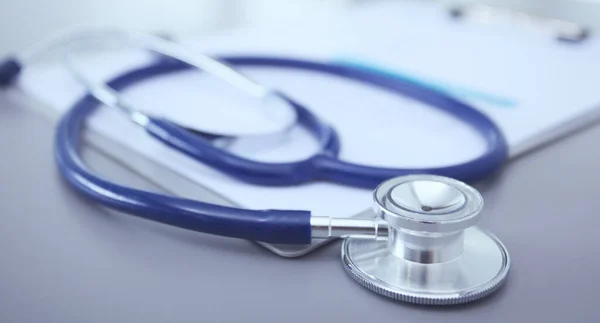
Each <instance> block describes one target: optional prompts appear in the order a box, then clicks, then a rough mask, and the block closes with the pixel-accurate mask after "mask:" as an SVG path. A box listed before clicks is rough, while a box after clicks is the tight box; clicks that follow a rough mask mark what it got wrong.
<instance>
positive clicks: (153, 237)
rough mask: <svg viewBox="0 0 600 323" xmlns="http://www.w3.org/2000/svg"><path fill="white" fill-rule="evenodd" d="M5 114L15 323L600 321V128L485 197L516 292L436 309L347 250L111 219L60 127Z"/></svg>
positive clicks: (6, 259) (5, 190)
mask: <svg viewBox="0 0 600 323" xmlns="http://www.w3.org/2000/svg"><path fill="white" fill-rule="evenodd" d="M0 107H1V108H0V149H1V151H2V159H1V162H0V165H1V167H0V219H1V220H2V224H1V225H0V263H1V265H0V321H2V322H11V323H13V322H14V323H17V322H61V323H66V322H138V321H139V322H240V321H243V322H323V321H331V322H390V321H395V322H417V321H422V320H428V321H444V322H483V321H490V322H491V321H497V322H517V321H536V322H567V321H568V322H582V321H586V322H599V321H600V309H599V308H598V300H597V298H596V296H597V295H598V291H599V290H600V285H599V282H600V278H599V276H598V275H599V273H600V258H599V254H600V253H599V252H600V243H599V241H598V237H599V234H598V233H599V230H600V229H599V228H600V196H599V194H598V179H599V175H598V173H599V169H600V168H599V167H600V166H599V165H600V146H599V145H598V144H597V143H598V138H600V126H599V127H594V128H590V129H587V130H585V131H582V132H580V133H579V134H577V135H574V136H572V137H569V138H567V139H565V140H562V141H560V142H557V143H555V144H553V145H551V146H548V147H545V148H543V149H540V150H538V151H536V152H534V153H532V154H530V155H528V156H526V157H523V158H521V159H518V160H515V161H512V162H511V163H510V164H509V165H508V166H507V167H506V169H505V171H504V172H503V173H502V174H501V175H500V176H499V177H498V178H496V179H495V180H494V181H493V182H492V183H491V184H490V185H487V186H486V187H484V188H482V189H483V194H484V197H485V198H486V203H487V208H486V210H485V212H486V213H485V216H484V219H483V220H482V223H481V225H482V226H483V227H485V228H487V229H490V230H491V231H493V232H494V233H496V234H497V235H498V236H499V237H500V238H501V239H502V240H503V241H504V243H505V244H506V246H507V247H508V248H509V251H510V252H511V256H512V259H513V268H512V271H511V274H510V277H509V280H508V283H507V285H505V286H504V288H502V289H501V290H500V291H499V292H498V293H497V294H495V295H493V296H492V297H490V298H488V299H485V300H483V301H479V302H476V303H472V304H469V305H465V306H459V307H447V308H431V307H419V306H411V305H406V304H402V303H396V302H393V301H390V300H387V299H385V298H382V297H379V296H376V295H375V294H373V293H371V292H369V291H367V290H366V289H364V288H362V287H360V286H359V285H357V284H356V283H354V281H352V279H351V278H350V277H348V276H347V275H346V274H345V273H344V271H343V269H342V265H341V263H340V260H339V258H340V255H339V242H338V243H333V244H331V245H329V246H327V247H325V248H323V249H321V250H319V251H317V252H315V253H313V254H311V255H309V256H307V257H304V258H300V259H295V260H288V259H282V258H279V257H277V256H274V255H273V254H271V253H270V252H268V251H266V250H265V249H263V248H261V247H259V246H257V245H256V244H254V243H251V242H247V241H241V240H234V239H227V238H220V237H213V236H208V235H201V234H195V233H192V232H187V231H183V230H179V229H175V228H169V227H166V226H162V225H158V224H153V223H149V222H147V221H144V220H140V219H135V218H132V217H128V216H124V215H121V214H109V213H107V212H104V211H103V210H101V209H99V208H98V207H96V206H95V205H94V204H92V203H90V202H88V201H86V200H84V199H82V198H80V197H79V196H77V195H76V194H74V192H73V191H72V190H71V189H69V187H67V186H66V185H65V183H63V182H62V181H61V179H60V177H59V175H58V173H57V170H56V167H55V164H54V161H53V158H52V136H53V128H52V127H51V125H50V124H49V123H48V122H47V121H46V120H44V119H43V118H41V117H39V116H37V115H34V114H33V113H32V112H30V111H28V110H25V109H23V108H22V107H21V106H19V104H16V103H15V102H11V101H9V100H8V99H7V97H6V95H5V94H2V93H1V92H0ZM93 160H94V166H95V167H97V168H98V169H101V170H102V172H103V173H105V174H110V176H111V177H112V178H118V179H119V180H121V181H125V182H128V183H132V182H133V183H135V185H138V186H141V187H146V188H148V187H151V186H150V184H148V183H145V182H144V181H143V180H140V179H138V178H136V177H135V176H133V175H132V174H129V173H127V172H126V171H124V170H123V169H121V168H119V167H117V166H116V165H113V164H111V163H110V162H109V161H108V160H106V159H102V158H100V157H99V156H97V157H95V158H93Z"/></svg>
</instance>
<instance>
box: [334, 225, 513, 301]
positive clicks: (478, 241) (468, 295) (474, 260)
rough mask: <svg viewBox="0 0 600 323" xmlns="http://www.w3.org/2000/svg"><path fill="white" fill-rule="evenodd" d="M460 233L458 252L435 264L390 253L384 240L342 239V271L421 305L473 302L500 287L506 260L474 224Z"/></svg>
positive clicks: (380, 291)
mask: <svg viewBox="0 0 600 323" xmlns="http://www.w3.org/2000/svg"><path fill="white" fill-rule="evenodd" d="M464 233H465V239H464V252H463V254H462V255H461V256H460V257H458V258H457V259H454V260H452V261H447V262H441V263H435V264H423V263H419V262H415V261H410V260H406V259H402V258H400V257H398V256H396V255H394V254H393V253H391V252H390V251H389V249H388V242H387V241H386V240H387V239H385V238H383V239H371V240H368V239H353V238H348V239H346V240H345V241H344V243H343V245H342V261H343V263H344V269H346V271H347V272H348V273H349V274H350V276H351V277H352V278H354V279H355V280H356V281H358V282H359V283H360V284H361V285H363V286H364V287H366V288H368V289H370V290H372V291H374V292H375V293H378V294H381V295H383V296H386V297H390V298H393V299H396V300H400V301H405V302H409V303H415V304H424V305H453V304H461V303H467V302H470V301H474V300H477V299H480V298H482V297H484V296H486V295H489V294H490V293H492V292H493V291H495V290H496V289H497V288H498V287H500V286H501V285H502V283H503V282H504V281H505V279H506V275H507V274H508V270H509V268H510V258H509V256H508V253H507V251H506V248H505V247H504V246H503V245H502V244H501V242H500V241H499V240H498V239H497V238H496V237H494V236H492V235H490V234H489V233H487V232H484V231H482V230H480V229H478V228H476V227H473V228H469V229H467V230H465V232H464Z"/></svg>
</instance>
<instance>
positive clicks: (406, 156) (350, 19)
mask: <svg viewBox="0 0 600 323" xmlns="http://www.w3.org/2000/svg"><path fill="white" fill-rule="evenodd" d="M185 43H186V44H188V45H189V46H193V47H195V48H197V49H198V50H200V51H203V52H206V53H212V54H226V55H228V56H231V55H250V54H252V55H254V54H256V55H258V54H260V55H268V56H287V57H297V58H302V59H316V60H320V61H330V60H332V59H336V58H340V57H343V58H352V59H360V60H361V61H369V62H372V63H374V64H377V65H382V66H386V67H388V68H390V69H392V70H394V69H397V70H400V71H403V72H408V73H411V74H412V75H417V76H420V77H423V78H426V79H431V80H436V81H439V82H443V83H446V84H453V85H456V86H460V87H463V88H469V89H475V90H477V91H483V92H486V93H492V94H495V95H499V96H503V97H508V98H511V99H512V100H514V101H515V102H517V105H516V106H515V107H510V108H507V107H498V106H494V105H492V104H489V103H486V102H482V101H478V100H469V102H470V103H471V104H473V105H475V106H476V107H477V108H478V109H480V110H481V111H483V112H484V113H486V114H488V115H489V116H490V117H491V118H492V119H493V120H494V121H495V122H497V123H498V125H499V126H500V128H501V129H502V130H503V132H504V133H505V135H506V138H507V140H508V143H509V145H510V146H511V148H514V147H518V146H519V145H522V144H523V143H525V142H528V141H531V140H534V139H535V138H536V137H539V136H544V135H547V134H548V133H549V132H552V131H553V129H556V128H558V127H560V126H561V125H563V124H565V123H567V122H570V121H573V120H574V119H581V118H585V116H586V115H589V114H591V113H593V112H594V111H596V109H597V107H598V104H599V103H600V94H599V92H598V91H597V86H598V84H600V64H599V63H600V59H599V58H598V57H600V56H599V55H598V54H600V46H599V43H598V41H597V40H596V39H592V40H590V41H588V42H586V43H584V44H563V43H558V42H556V41H555V40H553V39H549V38H546V37H544V36H543V35H540V34H537V33H528V32H527V30H521V29H519V28H518V27H514V26H510V25H493V26H492V25H490V26H487V25H481V24H479V23H467V22H460V23H459V22H455V21H452V20H450V19H449V18H448V16H447V14H446V12H445V11H444V10H443V9H442V8H441V7H437V6H432V5H429V4H417V3H410V2H394V3H382V4H377V5H372V6H368V7H365V8H362V9H361V10H353V11H348V12H346V13H345V14H344V15H341V16H338V17H335V18H328V19H323V18H320V19H317V20H314V21H307V22H306V23H305V24H301V25H295V26H289V27H287V28H281V27H276V28H271V29H269V28H266V27H261V28H260V29H245V30H235V31H228V32H223V33H218V34H215V35H213V36H210V37H205V38H203V39H199V40H190V41H185ZM149 59H150V58H149V57H148V55H145V54H143V53H137V52H128V53H127V54H122V55H110V56H100V57H93V58H89V60H88V64H86V66H87V68H86V70H87V71H88V72H90V73H92V74H94V75H95V76H96V77H98V78H102V79H105V78H107V77H109V76H112V75H114V74H116V73H118V72H119V71H123V70H126V69H129V68H131V67H132V66H140V65H143V64H144V63H146V62H148V60H149ZM240 70H241V71H242V72H243V73H245V74H246V75H249V76H250V77H252V78H253V79H255V80H257V81H259V82H260V83H264V84H267V85H271V86H273V87H275V88H277V89H280V90H282V91H284V92H285V93H288V94H289V95H290V96H291V97H293V98H294V99H297V100H298V101H299V102H301V103H302V104H305V105H306V106H307V107H309V108H310V109H311V110H312V111H313V112H314V113H316V114H317V115H319V116H320V117H322V118H324V119H325V120H327V121H328V122H329V123H331V124H332V125H333V126H334V127H335V129H336V130H337V131H338V132H339V134H340V136H341V142H342V147H343V148H342V153H341V158H342V159H344V160H347V161H352V162H357V163H364V164H369V165H375V166H387V167H415V166H416V167H425V166H444V165H448V164H453V163H460V162H463V161H466V160H469V159H471V158H474V157H476V156H477V155H478V154H480V153H481V152H482V151H483V150H484V144H485V143H484V142H483V141H482V140H481V138H479V137H478V136H477V135H476V134H475V133H474V132H473V131H472V130H471V129H470V128H468V127H467V126H465V125H464V124H462V123H461V122H460V121H458V120H455V119H452V118H450V117H448V116H446V115H444V114H442V113H439V112H438V111H436V110H435V109H431V108H429V107H426V106H423V105H421V104H418V103H416V102H413V101H409V100H407V99H405V98H402V97H399V96H396V95H394V94H391V93H390V92H385V91H383V90H381V89H376V88H372V87H366V86H363V85H360V84H358V83H355V82H349V81H347V80H343V79H339V78H334V77H330V76H323V75H320V74H315V73H310V72H304V71H298V70H280V69H264V68H263V69H257V68H241V69H240ZM20 86H21V88H22V89H23V90H24V91H26V92H27V93H29V94H30V95H32V96H34V97H36V98H38V99H41V100H42V101H43V102H45V103H47V104H48V105H49V106H50V107H52V108H54V109H57V110H61V111H63V110H65V109H66V108H68V107H69V106H70V105H71V104H72V103H73V102H74V101H75V100H76V99H77V98H78V97H80V95H82V93H83V89H82V88H81V87H80V86H79V85H78V84H77V82H75V81H74V80H73V79H72V78H71V77H70V76H69V75H68V73H67V72H66V70H65V69H64V68H62V67H61V66H60V65H52V66H37V67H31V68H27V69H26V70H25V73H24V75H23V76H22V77H21V79H20ZM228 91H229V92H228ZM230 93H231V90H226V89H224V86H223V84H222V83H220V82H219V81H215V79H214V78H211V77H207V76H204V75H200V74H199V73H196V72H193V71H188V72H182V73H177V74H172V75H168V76H164V77H160V78H155V79H152V80H148V81H145V82H143V83H140V84H139V85H137V86H135V87H133V88H131V89H129V90H127V91H126V92H125V95H126V97H127V98H128V100H129V101H131V102H133V103H135V104H136V105H137V106H140V107H142V108H143V109H144V110H145V111H149V112H152V113H154V114H159V115H164V116H167V117H168V116H169V112H170V111H171V112H172V111H177V113H179V114H181V113H183V114H184V115H185V116H187V118H190V119H193V118H211V123H212V124H213V125H214V126H215V127H218V126H219V125H222V126H223V127H225V126H228V125H230V124H231V123H235V122H241V123H240V124H245V123H249V124H254V125H255V126H257V127H258V126H260V122H262V121H261V120H262V119H261V117H260V116H259V115H258V113H260V112H259V111H258V108H255V107H251V108H249V109H246V110H245V112H243V113H246V117H245V118H243V119H236V117H235V113H232V112H231V110H227V109H228V108H229V107H231V108H232V109H239V107H240V106H244V105H243V104H240V102H241V101H237V99H233V98H232V96H231V95H230ZM229 102H231V103H229ZM238 112H239V110H238ZM236 113H237V112H236ZM253 113H256V114H255V115H253ZM180 116H181V115H180ZM223 116H224V117H223ZM89 125H90V127H91V129H93V130H94V131H97V132H98V133H100V134H102V135H105V136H107V137H109V138H112V139H113V140H115V141H116V142H119V143H122V144H124V145H127V146H128V147H129V148H130V149H133V150H136V151H138V152H139V153H141V154H143V155H145V156H147V157H148V158H152V159H154V160H156V161H157V162H158V163H161V164H163V165H164V166H166V167H169V168H172V169H175V170H177V171H178V172H180V173H182V174H184V175H185V176H187V177H189V178H191V179H193V180H195V181H197V182H199V183H201V184H203V185H207V186H209V187H210V188H212V189H214V190H215V191H217V192H219V193H221V194H224V195H226V196H227V197H229V198H231V199H232V200H234V201H236V202H238V203H239V204H241V205H242V206H244V207H249V208H257V209H262V208H278V209H307V210H312V211H313V213H315V214H317V215H329V216H351V215H353V214H355V213H357V212H359V211H361V210H363V209H365V208H366V207H368V206H369V205H370V203H371V191H370V190H364V189H355V188H349V187H343V186H340V185H337V184H332V183H325V182H313V183H310V184H306V185H301V186H294V187H277V188H274V187H261V186H255V185H248V184H245V183H242V182H239V181H237V180H235V179H231V178H229V177H227V175H226V174H221V173H219V172H216V171H214V170H212V169H210V168H208V167H205V166H203V165H201V164H199V163H197V162H194V161H192V160H190V159H189V158H187V157H185V156H182V155H180V154H178V153H176V152H174V151H172V150H171V149H169V148H167V147H165V146H163V145H162V144H160V143H157V142H156V141H155V140H153V139H151V138H150V137H149V136H148V135H147V134H146V133H145V132H144V131H143V130H142V129H139V128H137V127H135V126H134V125H132V124H131V123H129V122H128V121H127V120H126V119H125V118H124V117H123V116H122V115H120V114H119V113H118V112H116V111H113V110H111V109H108V108H104V109H100V110H99V111H98V112H97V113H96V114H95V115H94V116H93V117H92V118H91V119H90V123H89ZM316 149H317V143H316V142H315V141H314V140H313V139H312V138H311V137H310V136H309V135H308V134H307V133H306V132H305V131H304V130H302V129H300V128H298V127H296V128H294V129H292V130H291V131H290V132H289V133H288V134H286V135H285V136H282V137H280V138H279V139H278V140H275V141H274V142H270V144H268V145H266V146H263V147H258V148H257V149H255V150H254V149H253V150H251V151H248V150H246V151H244V155H245V156H248V157H250V158H253V159H257V160H262V161H271V162H276V161H290V160H299V159H302V158H306V157H308V156H310V155H312V154H314V153H315V151H316Z"/></svg>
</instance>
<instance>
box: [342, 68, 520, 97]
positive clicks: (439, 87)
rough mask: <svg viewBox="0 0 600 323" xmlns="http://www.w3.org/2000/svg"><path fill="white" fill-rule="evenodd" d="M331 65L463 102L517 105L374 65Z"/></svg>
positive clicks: (487, 94) (479, 92)
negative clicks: (381, 77)
mask: <svg viewBox="0 0 600 323" xmlns="http://www.w3.org/2000/svg"><path fill="white" fill-rule="evenodd" d="M332 63H333V64H337V65H341V66H347V67H351V68H356V69H360V70H363V71H367V72H371V73H375V74H380V75H385V76H388V77H392V78H395V79H399V80H402V81H404V82H409V83H412V84H416V85H419V86H423V87H427V88H429V89H432V90H436V91H440V92H443V93H446V94H448V95H451V96H454V97H457V98H461V99H464V100H467V99H471V100H479V101H484V102H487V103H489V104H492V105H496V106H500V107H505V108H512V107H515V106H516V105H517V102H516V101H515V100H513V99H510V98H506V97H501V96H497V95H493V94H489V93H484V92H481V91H476V90H472V89H467V88H463V87H459V86H455V85H450V84H444V83H441V82H436V81H433V80H426V79H423V78H419V77H416V76H413V75H410V74H408V73H402V72H399V71H397V70H396V71H393V70H391V69H389V68H386V67H381V66H376V65H375V64H372V63H367V62H364V61H358V60H355V59H347V58H338V59H334V60H333V61H332Z"/></svg>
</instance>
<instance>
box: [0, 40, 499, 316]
mask: <svg viewBox="0 0 600 323" xmlns="http://www.w3.org/2000/svg"><path fill="white" fill-rule="evenodd" d="M112 34H114V33H112ZM117 35H119V36H121V37H123V36H126V38H128V39H133V40H135V41H136V42H137V43H139V44H142V45H145V46H148V47H149V49H150V50H151V51H153V52H156V53H158V54H161V55H162V56H161V57H159V58H158V59H157V60H156V61H154V62H153V63H151V64H149V65H147V66H144V67H141V68H136V69H133V70H130V71H128V72H125V73H124V74H122V75H120V76H117V77H116V78H114V79H112V80H111V81H109V82H107V83H106V85H104V84H98V83H94V82H93V81H91V80H90V79H89V78H87V77H86V76H85V75H84V74H83V73H81V72H80V71H79V70H77V68H74V67H73V65H72V64H69V66H70V69H71V71H72V72H73V73H74V75H75V76H76V77H77V78H78V79H79V80H80V81H81V82H82V83H84V84H85V85H86V87H87V89H88V92H89V93H88V94H87V95H85V96H84V97H83V98H81V99H80V100H78V101H77V102H76V103H75V104H74V105H73V106H72V108H70V109H69V110H68V112H66V113H65V114H64V115H63V116H62V118H61V120H60V122H59V123H58V126H57V131H56V137H55V159H56V162H57V164H58V167H59V170H60V172H61V174H62V175H63V177H64V178H65V179H66V180H67V182H69V183H70V184H71V186H73V187H74V188H75V189H76V190H77V191H78V192H79V193H81V194H82V195H84V196H87V197H88V198H91V199H92V200H94V201H96V202H98V203H99V204H102V205H104V206H107V207H109V208H113V209H116V210H119V211H123V212H126V213H130V214H132V215H136V216H140V217H143V218H146V219H150V220H154V221H157V222H161V223H165V224H169V225H173V226H176V227H180V228H185V229H189V230H193V231H198V232H204V233H210V234H216V235H221V236H227V237H235V238H241V239H248V240H255V241H262V242H269V243H283V244H310V243H311V239H312V238H332V237H345V240H344V243H343V246H342V258H343V261H344V268H345V269H346V270H347V271H348V272H349V273H350V274H351V275H352V277H353V278H355V279H356V280H357V281H358V282H359V283H361V284H362V285H363V286H365V287H367V288H369V289H371V290H373V291H375V292H377V293H379V294H382V295H385V296H388V297H392V298H395V299H399V300H404V301H408V302H414V303H421V304H455V303H464V302H467V301H471V300H474V299H478V298H481V297H483V296H485V295H487V294H489V293H490V292H492V291H493V290H495V289H496V288H497V287H499V286H500V285H501V283H502V282H503V281H504V279H505V278H506V274H507V272H508V268H509V266H510V261H509V257H508V253H507V252H506V249H505V248H504V246H503V245H502V244H501V243H500V241H499V240H498V239H496V238H495V237H494V236H493V235H491V234H489V233H487V232H485V231H482V230H480V229H478V228H476V227H473V224H474V223H475V221H476V219H477V218H478V215H479V213H480V211H481V209H482V206H483V199H482V198H481V195H479V193H477V191H476V190H474V189H473V188H471V187H470V186H468V185H467V184H464V183H463V181H465V182H474V181H478V180H481V179H483V178H485V177H487V176H489V175H490V174H491V173H493V172H494V171H496V170H498V169H499V168H500V167H501V165H502V164H503V162H504V161H505V160H506V158H507V145H506V142H505V140H504V137H503V136H502V133H501V131H500V130H499V129H498V127H497V126H496V125H495V124H494V123H493V122H492V121H491V120H490V119H489V118H488V117H487V116H485V115H484V114H483V113H481V112H479V111H477V110H476V109H474V108H472V107H470V106H469V105H466V104H464V103H462V102H460V101H457V100H455V99H453V98H450V97H448V96H446V95H444V94H441V93H439V92H436V91H433V90H430V89H426V88H423V87H421V86H419V85H415V84H410V83H406V82H403V81H399V80H397V79H391V78H389V77H386V76H382V75H377V74H374V73H369V72H365V71H360V70H357V69H353V68H350V67H344V66H337V65H332V64H327V63H320V62H315V61H305V60H299V59H288V58H273V57H243V56H238V57H222V58H219V59H218V60H214V59H211V58H209V57H207V56H204V55H200V54H198V53H195V52H191V51H189V50H187V49H186V48H184V47H182V46H180V45H178V44H175V43H173V42H170V41H168V40H165V39H161V38H158V37H152V36H147V35H138V34H134V33H123V32H118V33H117ZM22 66H23V62H22V60H21V61H20V60H19V59H18V58H14V59H9V60H7V61H5V62H3V63H2V64H1V65H0V83H1V84H2V85H8V84H10V83H11V81H12V80H14V78H15V77H16V76H17V75H18V74H19V72H20V71H21V69H22ZM230 66H232V67H241V66H254V67H277V68H287V69H302V70H309V71H313V72H319V73H324V74H329V75H333V76H338V77H343V78H347V79H349V80H353V81H358V82H362V83H364V84H366V85H369V86H377V87H381V88H383V89H386V90H389V91H391V92H393V93H396V94H399V95H402V96H405V97H408V98H411V99H414V100H417V101H420V102H422V103H425V104H428V105H430V106H432V107H435V108H437V109H440V110H441V111H443V112H445V113H448V114H450V115H452V116H454V117H456V118H459V119H460V120H461V121H463V122H465V123H466V124H468V125H469V126H471V127H472V128H473V129H475V130H476V131H477V133H478V134H479V135H481V136H482V137H483V138H484V139H485V141H486V143H487V145H486V150H485V152H484V153H483V154H482V155H481V156H479V157H477V158H475V159H473V160H471V161H468V162H465V163H463V164H459V165H452V166H445V167H437V168H412V169H403V168H380V167H372V166H366V165H359V164H353V163H349V162H344V161H342V160H340V159H339V157H338V156H339V153H340V146H341V143H340V140H339V138H338V136H337V134H336V132H335V130H334V129H333V128H332V127H330V126H329V125H328V124H327V123H326V122H325V121H323V120H321V119H320V118H318V117H317V116H316V115H315V114H313V113H312V112H311V111H310V110H309V109H307V108H306V107H304V106H302V105H301V104H300V103H298V102H296V101H294V100H293V99H291V98H290V97H288V96H286V95H285V94H283V93H281V92H279V91H272V90H270V91H267V92H265V89H264V88H261V87H260V85H258V84H256V83H253V82H252V81H251V80H249V79H247V78H245V77H243V76H242V75H240V74H238V73H237V72H235V70H234V69H233V68H231V67H230ZM192 67H196V68H199V69H202V70H205V71H208V72H209V73H211V74H213V75H216V76H218V77H220V78H224V79H226V80H228V82H229V83H231V84H234V85H237V86H239V87H240V88H243V89H246V90H248V92H252V93H258V94H257V95H258V96H265V95H269V96H276V97H277V98H278V99H280V100H281V101H282V102H284V103H285V104H287V105H288V106H289V107H291V108H292V109H293V111H294V112H295V114H296V116H297V122H298V124H300V125H301V126H302V127H304V128H305V129H306V130H308V131H309V132H310V133H311V134H312V135H313V136H314V137H315V138H316V139H317V140H318V142H319V146H320V150H319V152H318V153H317V154H316V155H314V156H312V157H310V158H308V159H305V160H302V161H296V162H287V163H265V162H258V161H253V160H250V159H247V158H244V157H241V156H238V155H236V154H234V153H232V152H229V151H227V150H224V149H222V148H219V147H216V146H215V145H214V144H213V143H212V142H211V141H210V140H208V139H207V138H205V137H204V136H201V135H198V134H197V133H194V132H192V131H189V130H188V129H185V128H183V127H181V126H179V125H177V124H175V123H173V122H170V121H168V120H165V119H162V118H159V117H154V116H150V115H147V114H144V113H143V112H141V111H139V110H137V109H135V108H133V107H132V106H130V105H128V104H127V103H126V102H125V101H124V100H122V98H121V97H120V96H119V94H118V92H119V91H122V90H124V89H126V88H128V87H130V86H132V85H134V84H137V83H139V82H141V81H144V80H147V79H149V78H153V77H159V76H163V75H167V74H170V73H176V72H180V71H184V70H187V69H189V68H192ZM100 103H104V104H106V105H108V106H111V107H116V108H118V109H119V110H121V111H122V112H124V113H125V114H126V115H127V116H128V117H129V118H130V119H131V120H132V121H133V122H134V123H135V124H137V125H139V126H141V127H143V128H144V129H145V130H146V131H147V133H148V134H149V135H150V136H152V137H154V138H156V139H157V140H159V141H161V142H162V143H164V144H166V145H167V146H169V147H171V148H173V149H175V150H177V151H180V152H181V153H183V154H185V155H187V156H189V157H190V158H193V159H195V160H197V161H198V162H201V163H203V164H206V165H209V166H211V167H213V168H215V169H217V170H219V171H221V172H223V173H225V174H227V175H229V176H231V177H234V178H236V179H238V180H241V181H245V182H248V183H253V184H258V185H271V186H283V185H286V186H287V185H298V184H302V183H307V182H310V181H330V182H335V183H339V184H343V185H350V186H355V187H361V188H375V193H374V199H375V208H374V210H375V213H376V215H377V216H376V217H374V218H371V219H346V218H332V217H327V216H312V215H311V212H310V211H302V210H248V209H240V208H233V207H226V206H220V205H215V204H209V203H204V202H200V201H195V200H190V199H184V198H179V197H175V196H166V195H162V194H158V193H152V192H147V191H142V190H138V189H134V188H130V187H125V186H122V185H118V184H115V183H112V182H110V181H107V180H106V179H104V178H101V177H99V176H98V175H96V174H94V172H92V171H91V170H89V169H88V168H87V167H86V165H85V163H84V162H83V160H82V159H81V158H80V156H79V154H78V147H79V137H80V132H81V130H82V127H83V126H84V123H85V120H86V118H87V117H88V116H89V115H90V114H91V113H92V112H93V111H94V110H95V109H96V108H97V107H98V106H99V105H100ZM384 236H387V239H385V238H383V237H384ZM474 264H476V266H473V265H474Z"/></svg>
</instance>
